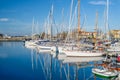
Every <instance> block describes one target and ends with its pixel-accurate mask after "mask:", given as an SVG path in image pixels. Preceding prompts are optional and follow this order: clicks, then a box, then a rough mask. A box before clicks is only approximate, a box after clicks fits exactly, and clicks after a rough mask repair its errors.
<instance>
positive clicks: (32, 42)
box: [25, 18, 39, 47]
mask: <svg viewBox="0 0 120 80" xmlns="http://www.w3.org/2000/svg"><path fill="white" fill-rule="evenodd" d="M34 24H35V22H34V18H33V22H32V40H29V41H25V46H26V47H30V46H36V45H37V43H39V41H38V40H33V28H34V26H35V25H34Z"/></svg>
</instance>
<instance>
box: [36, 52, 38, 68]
mask: <svg viewBox="0 0 120 80" xmlns="http://www.w3.org/2000/svg"><path fill="white" fill-rule="evenodd" d="M37 68H38V53H37V51H36V69H37Z"/></svg>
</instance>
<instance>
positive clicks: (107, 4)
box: [105, 0, 110, 40]
mask: <svg viewBox="0 0 120 80" xmlns="http://www.w3.org/2000/svg"><path fill="white" fill-rule="evenodd" d="M108 14H109V0H107V3H106V24H105V26H106V33H109V30H108V27H109V26H108V19H109V18H108ZM106 37H107V39H108V40H109V38H110V37H109V34H107V36H106Z"/></svg>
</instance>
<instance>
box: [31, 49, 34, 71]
mask: <svg viewBox="0 0 120 80" xmlns="http://www.w3.org/2000/svg"><path fill="white" fill-rule="evenodd" d="M31 63H32V70H34V61H33V49H31Z"/></svg>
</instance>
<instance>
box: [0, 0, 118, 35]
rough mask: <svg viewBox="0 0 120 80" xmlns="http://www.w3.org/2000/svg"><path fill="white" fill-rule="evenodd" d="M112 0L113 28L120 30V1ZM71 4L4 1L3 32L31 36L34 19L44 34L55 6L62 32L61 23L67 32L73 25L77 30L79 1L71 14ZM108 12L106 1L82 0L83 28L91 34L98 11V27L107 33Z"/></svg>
mask: <svg viewBox="0 0 120 80" xmlns="http://www.w3.org/2000/svg"><path fill="white" fill-rule="evenodd" d="M109 1H110V3H109V15H108V17H109V18H108V23H109V28H110V29H120V22H119V21H120V15H119V14H120V9H119V8H120V5H119V4H120V0H109ZM71 2H72V0H0V33H2V34H8V35H30V34H31V31H32V21H33V18H34V21H35V23H38V26H37V28H36V29H35V30H36V32H37V33H41V32H42V31H44V24H45V22H46V20H47V17H48V15H49V13H50V10H51V7H52V6H53V18H54V23H55V24H56V25H57V27H58V30H59V29H60V25H61V24H64V26H65V29H66V30H67V29H68V27H69V25H70V24H71V25H72V27H73V28H74V27H75V26H76V25H77V12H76V5H77V0H73V7H72V12H71V14H70V10H71V8H70V7H71ZM63 10H64V11H63ZM105 10H106V0H81V2H80V19H81V26H82V27H83V28H84V29H85V30H87V31H93V30H94V27H95V20H96V12H98V27H100V28H101V29H102V30H104V28H105V23H104V22H105V17H104V13H105ZM70 15H72V19H73V21H70Z"/></svg>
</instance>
